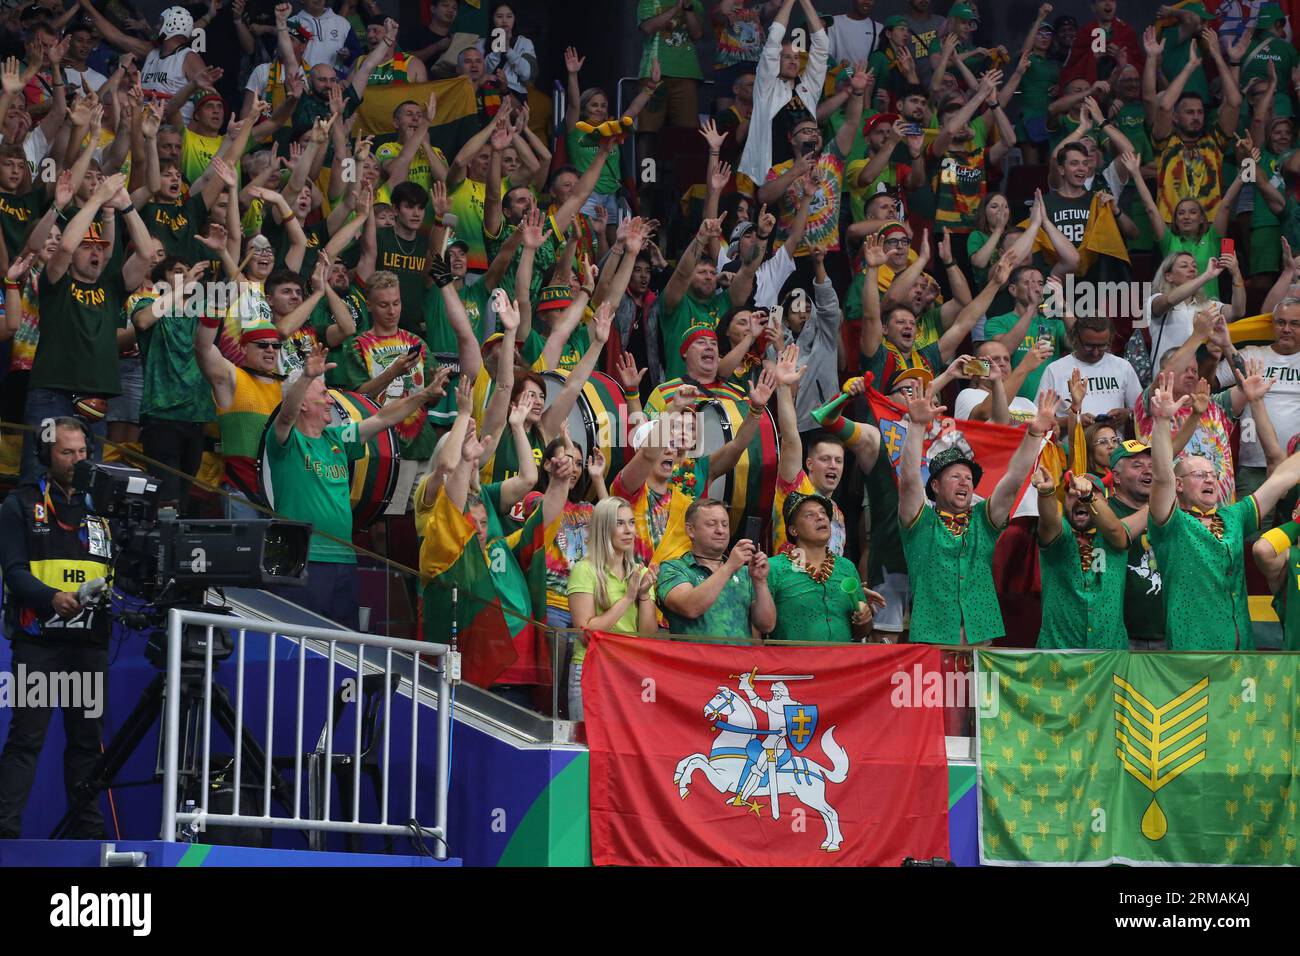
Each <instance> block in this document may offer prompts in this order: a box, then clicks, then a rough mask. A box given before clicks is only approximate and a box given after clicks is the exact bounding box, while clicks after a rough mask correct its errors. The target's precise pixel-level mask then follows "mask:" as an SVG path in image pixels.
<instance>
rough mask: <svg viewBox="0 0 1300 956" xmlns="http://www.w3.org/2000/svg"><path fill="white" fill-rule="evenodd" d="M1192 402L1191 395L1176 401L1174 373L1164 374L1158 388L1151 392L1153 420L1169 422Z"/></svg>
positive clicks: (1161, 375) (1160, 377) (1150, 404)
mask: <svg viewBox="0 0 1300 956" xmlns="http://www.w3.org/2000/svg"><path fill="white" fill-rule="evenodd" d="M1191 401H1192V397H1191V396H1190V395H1184V396H1183V397H1182V398H1179V399H1175V398H1174V376H1173V373H1172V372H1162V373H1161V374H1160V376H1159V378H1158V379H1157V385H1156V387H1155V388H1153V389H1152V390H1151V399H1150V401H1149V402H1148V404H1149V406H1150V408H1151V417H1152V418H1154V419H1157V420H1159V421H1165V422H1167V421H1169V420H1170V419H1172V418H1173V417H1174V416H1175V415H1177V414H1178V413H1179V412H1180V411H1181V410H1182V409H1184V408H1186V407H1187V406H1188V405H1189V404H1190V403H1191Z"/></svg>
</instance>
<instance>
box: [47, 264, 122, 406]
mask: <svg viewBox="0 0 1300 956" xmlns="http://www.w3.org/2000/svg"><path fill="white" fill-rule="evenodd" d="M118 263H119V257H117V256H114V257H113V258H112V259H110V261H109V263H108V265H106V266H105V267H104V270H103V272H101V273H100V275H99V280H98V281H97V282H93V283H88V282H78V281H77V280H76V279H74V278H73V277H72V271H71V270H69V271H67V272H65V273H64V274H63V276H62V277H61V278H60V279H59V280H58V281H57V282H51V281H50V280H49V278H48V276H49V270H46V271H44V272H42V273H41V276H40V278H39V279H38V280H37V283H36V292H37V297H38V303H39V306H40V314H41V340H40V342H39V343H37V346H36V358H35V360H34V361H33V363H32V374H31V378H30V380H29V381H28V388H29V389H31V388H53V389H59V390H61V391H65V392H73V393H78V394H81V393H84V394H88V395H100V396H108V397H111V396H116V395H119V394H121V391H122V377H121V373H120V372H119V369H118V357H117V355H118V352H117V330H118V328H119V326H120V324H121V320H122V317H123V313H122V306H123V304H124V303H125V302H126V286H125V285H123V283H122V270H121V267H120V265H119V264H118Z"/></svg>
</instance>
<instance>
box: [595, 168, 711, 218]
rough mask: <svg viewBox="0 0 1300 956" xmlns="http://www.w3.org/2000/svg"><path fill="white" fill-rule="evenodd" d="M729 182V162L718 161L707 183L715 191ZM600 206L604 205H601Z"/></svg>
mask: <svg viewBox="0 0 1300 956" xmlns="http://www.w3.org/2000/svg"><path fill="white" fill-rule="evenodd" d="M729 182H731V164H730V163H719V164H718V168H717V169H715V170H714V171H713V175H712V176H710V177H709V185H710V186H712V187H713V189H714V191H715V192H722V190H724V189H726V188H727V183H729ZM600 208H604V207H603V206H602V207H600Z"/></svg>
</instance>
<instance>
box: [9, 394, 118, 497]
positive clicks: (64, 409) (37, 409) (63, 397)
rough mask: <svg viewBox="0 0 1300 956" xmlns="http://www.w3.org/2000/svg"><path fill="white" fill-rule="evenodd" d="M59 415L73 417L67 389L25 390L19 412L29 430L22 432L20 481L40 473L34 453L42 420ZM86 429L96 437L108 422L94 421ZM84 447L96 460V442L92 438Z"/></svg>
mask: <svg viewBox="0 0 1300 956" xmlns="http://www.w3.org/2000/svg"><path fill="white" fill-rule="evenodd" d="M61 415H67V416H71V417H76V416H75V412H74V409H73V407H72V393H71V392H63V391H59V390H58V389H53V388H31V389H28V390H27V410H26V411H25V412H24V413H23V422H24V423H25V424H27V425H28V426H29V428H30V430H29V431H27V432H25V433H24V434H23V459H22V472H21V480H22V481H24V482H27V481H35V480H36V479H37V478H39V477H40V475H41V472H42V471H44V470H45V466H44V465H42V464H41V463H40V461H39V460H38V459H37V457H36V450H37V448H39V447H40V442H41V430H42V427H43V423H44V422H46V421H47V420H49V419H52V418H58V417H59V416H61ZM90 430H91V432H92V433H93V434H94V436H95V437H96V438H99V439H102V438H103V437H104V436H105V435H107V434H108V424H107V423H106V422H102V421H101V422H96V423H95V424H94V425H90ZM87 451H88V453H89V457H91V458H93V459H96V460H98V459H99V458H100V457H102V456H101V454H100V452H101V448H100V447H99V443H98V442H96V444H95V447H94V448H90V449H87Z"/></svg>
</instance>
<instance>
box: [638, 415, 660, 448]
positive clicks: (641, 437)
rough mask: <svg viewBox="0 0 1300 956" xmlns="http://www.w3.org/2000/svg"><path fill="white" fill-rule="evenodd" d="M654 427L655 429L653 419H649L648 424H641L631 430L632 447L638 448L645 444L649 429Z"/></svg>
mask: <svg viewBox="0 0 1300 956" xmlns="http://www.w3.org/2000/svg"><path fill="white" fill-rule="evenodd" d="M654 427H655V423H654V420H653V419H651V420H650V421H648V422H642V423H641V424H640V425H638V426H636V428H635V429H633V431H632V447H633V448H640V447H641V446H642V445H644V444H645V443H646V439H648V438H649V437H650V431H651V429H653V428H654Z"/></svg>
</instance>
